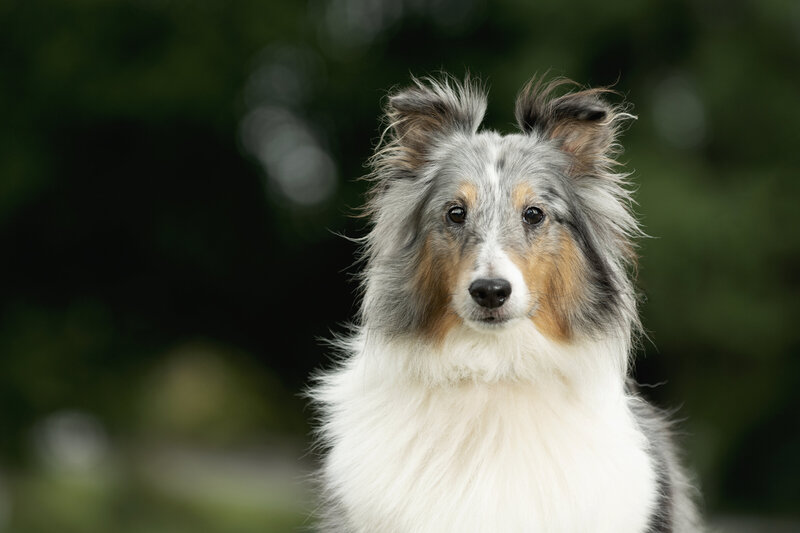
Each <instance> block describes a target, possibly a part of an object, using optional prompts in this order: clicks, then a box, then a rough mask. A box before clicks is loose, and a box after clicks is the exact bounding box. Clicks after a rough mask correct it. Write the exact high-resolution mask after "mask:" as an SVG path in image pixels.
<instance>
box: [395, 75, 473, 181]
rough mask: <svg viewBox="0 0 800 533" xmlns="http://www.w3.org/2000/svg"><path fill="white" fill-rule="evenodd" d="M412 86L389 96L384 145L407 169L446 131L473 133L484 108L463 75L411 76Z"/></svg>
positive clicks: (427, 153)
mask: <svg viewBox="0 0 800 533" xmlns="http://www.w3.org/2000/svg"><path fill="white" fill-rule="evenodd" d="M413 82H414V85H413V86H411V87H409V88H406V89H403V90H400V91H399V92H396V93H394V94H391V95H390V96H389V100H388V103H387V105H386V118H387V121H388V124H389V126H388V130H387V132H388V134H389V135H390V136H391V138H390V142H389V144H388V145H387V146H388V147H390V148H391V149H392V151H393V152H395V153H394V156H395V157H392V158H391V160H392V162H393V163H394V164H400V165H401V166H404V167H407V168H409V169H413V168H417V167H418V166H420V165H421V164H422V163H424V162H425V161H426V158H427V156H428V155H429V154H430V151H431V149H432V148H433V146H435V144H436V142H437V141H438V140H440V139H442V138H444V137H446V136H447V135H449V134H453V133H457V132H462V133H466V134H470V133H474V132H475V131H476V130H477V129H478V126H479V125H480V123H481V120H483V114H484V112H485V111H486V96H485V94H484V93H483V92H482V91H481V90H480V88H479V87H478V86H476V85H475V84H474V83H472V82H471V81H470V80H469V78H467V79H466V80H465V81H464V82H463V83H460V82H458V81H454V80H451V79H444V80H441V81H440V80H434V79H431V78H425V79H422V80H419V79H416V78H414V79H413Z"/></svg>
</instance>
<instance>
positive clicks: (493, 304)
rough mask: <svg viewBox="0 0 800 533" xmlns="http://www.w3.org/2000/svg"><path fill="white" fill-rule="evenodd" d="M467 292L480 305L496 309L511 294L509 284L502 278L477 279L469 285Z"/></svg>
mask: <svg viewBox="0 0 800 533" xmlns="http://www.w3.org/2000/svg"><path fill="white" fill-rule="evenodd" d="M469 293H470V294H471V295H472V299H473V300H475V301H476V302H477V303H478V305H480V306H481V307H488V308H489V309H496V308H498V307H500V306H501V305H503V304H504V303H505V301H506V300H508V297H509V296H511V284H510V283H509V282H507V281H506V280H504V279H477V280H475V281H473V282H472V285H470V286H469Z"/></svg>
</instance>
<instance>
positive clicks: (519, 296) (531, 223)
mask: <svg viewBox="0 0 800 533" xmlns="http://www.w3.org/2000/svg"><path fill="white" fill-rule="evenodd" d="M570 83H571V82H567V81H565V80H556V81H555V82H550V83H547V84H544V83H541V82H539V81H535V80H534V81H532V82H531V83H529V84H528V85H527V86H526V87H525V88H524V89H523V90H522V92H521V93H520V95H519V97H518V99H517V102H516V118H517V122H518V124H519V126H520V128H521V132H520V133H516V134H512V135H506V136H501V135H499V134H497V133H495V132H492V131H481V132H479V131H478V127H479V126H480V123H481V121H482V118H483V114H484V111H485V108H486V96H485V94H484V93H483V92H482V91H481V89H480V88H479V87H478V86H476V85H475V84H473V83H471V82H470V81H469V80H467V81H466V82H465V83H463V84H460V83H457V82H454V81H452V80H443V81H436V80H425V81H419V80H415V83H414V85H413V86H412V87H411V88H408V89H405V90H401V91H399V92H397V93H395V94H393V95H391V96H390V97H389V100H388V104H387V107H386V118H387V122H388V126H387V130H386V132H385V134H384V135H385V136H386V142H385V143H383V144H382V145H381V146H380V147H379V148H378V150H377V152H376V154H375V156H374V158H373V160H372V165H373V173H372V175H371V177H372V179H373V180H374V181H375V183H374V185H373V188H372V192H371V196H370V200H369V203H368V213H369V215H370V216H371V217H372V221H373V223H374V227H373V230H372V231H371V233H370V235H369V237H368V240H367V248H366V257H367V260H368V266H367V269H366V272H365V278H366V293H365V297H364V306H363V320H364V322H365V324H366V325H368V326H371V327H376V328H380V329H382V330H384V331H387V332H390V333H418V334H423V335H425V336H427V337H428V338H431V339H441V338H443V337H444V336H445V335H446V334H447V333H448V332H449V331H450V330H451V329H452V328H453V327H455V326H458V325H466V326H468V327H470V328H473V329H477V330H479V331H486V332H502V331H503V330H504V329H505V328H507V327H508V326H509V325H511V324H515V323H519V322H520V321H527V320H529V321H532V323H533V324H534V325H535V327H536V328H537V329H538V330H539V331H540V332H541V333H543V334H544V335H546V336H548V337H550V338H552V339H554V340H557V341H560V342H568V341H569V340H571V339H573V338H574V337H575V335H580V334H593V333H597V332H599V331H608V330H609V329H612V328H613V329H615V330H616V331H619V328H621V327H622V328H626V327H627V328H630V326H631V325H632V324H634V323H636V318H635V317H636V311H635V304H634V298H633V290H632V286H631V282H630V280H629V275H628V266H629V264H630V263H631V262H632V261H633V260H634V253H633V247H632V243H631V238H632V237H633V236H634V235H635V234H636V233H637V232H638V227H637V225H636V222H635V220H634V218H633V217H632V215H631V213H630V210H629V203H630V197H629V192H628V191H627V190H626V189H625V187H624V181H623V178H624V176H623V175H620V174H616V173H614V172H613V166H614V160H613V155H614V152H615V148H616V144H615V139H616V134H617V131H618V129H619V126H620V124H621V122H623V120H624V119H626V118H630V117H631V115H629V114H627V113H624V112H623V111H621V110H620V108H619V107H614V106H611V105H608V104H606V103H605V102H604V101H603V100H602V96H603V94H604V93H606V92H607V91H605V90H602V89H592V90H584V91H580V92H574V93H568V94H565V95H562V96H555V93H556V92H558V91H559V90H560V89H561V88H562V87H563V86H565V85H568V84H570Z"/></svg>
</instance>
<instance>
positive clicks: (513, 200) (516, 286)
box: [418, 133, 587, 338]
mask: <svg viewBox="0 0 800 533" xmlns="http://www.w3.org/2000/svg"><path fill="white" fill-rule="evenodd" d="M564 159H565V158H564V157H563V156H562V155H561V154H559V153H558V152H556V151H554V150H553V149H552V147H550V146H549V145H548V144H547V143H543V142H541V141H539V140H537V139H535V138H532V137H528V136H523V135H511V136H507V137H500V136H499V135H496V134H493V133H481V134H477V135H473V136H456V137H454V138H451V139H449V142H448V143H446V145H445V146H443V147H442V148H441V149H440V150H439V151H438V152H435V153H433V154H431V158H430V161H429V165H430V168H431V173H432V174H433V175H434V177H433V179H432V181H431V183H430V185H429V187H430V190H429V197H428V198H427V199H426V201H425V204H424V207H423V209H422V211H421V220H420V223H421V228H422V231H424V233H425V244H424V245H423V249H422V251H421V254H422V255H421V261H420V262H421V264H432V265H436V267H435V268H427V269H423V271H424V272H425V275H428V274H430V275H432V276H433V278H432V279H419V281H418V283H419V288H418V290H419V291H422V292H423V293H428V294H436V293H440V294H443V295H447V296H444V297H443V298H442V299H443V300H444V299H448V300H449V301H448V302H447V303H446V304H445V305H443V306H441V310H440V313H441V315H440V316H441V318H439V319H438V320H437V319H435V318H434V320H432V321H431V322H430V323H429V324H428V326H429V327H430V326H434V327H435V326H437V324H438V322H439V321H441V320H442V319H444V318H446V317H450V320H449V321H450V322H451V323H452V322H453V321H454V320H459V321H462V322H463V323H466V324H467V325H469V326H471V327H473V328H477V329H479V330H486V331H492V330H495V331H496V330H500V329H502V328H504V327H506V326H508V325H510V324H513V323H514V322H515V321H518V320H527V319H531V320H533V321H534V323H535V324H536V325H537V327H539V328H540V329H542V330H543V331H544V332H546V333H548V334H550V335H552V336H554V337H559V338H565V337H568V336H569V334H570V332H569V327H570V326H569V320H568V317H567V316H566V314H567V313H569V312H570V309H571V307H572V306H574V305H578V304H579V301H580V299H581V297H582V296H581V294H580V293H581V288H582V287H583V286H585V280H584V278H585V277H586V276H587V273H586V264H585V261H584V258H583V254H582V253H580V251H579V249H578V248H579V245H578V244H577V243H576V242H575V235H574V234H573V232H572V231H570V230H569V227H570V226H569V225H568V221H573V220H574V218H575V217H574V216H573V214H572V213H571V212H570V206H569V202H568V201H567V200H566V199H567V198H568V197H569V195H570V191H569V186H568V183H565V182H564V180H563V177H562V176H560V175H559V173H558V169H559V168H560V167H561V166H562V165H564V164H566V161H565V160H564ZM573 226H574V223H573ZM440 305H441V304H440Z"/></svg>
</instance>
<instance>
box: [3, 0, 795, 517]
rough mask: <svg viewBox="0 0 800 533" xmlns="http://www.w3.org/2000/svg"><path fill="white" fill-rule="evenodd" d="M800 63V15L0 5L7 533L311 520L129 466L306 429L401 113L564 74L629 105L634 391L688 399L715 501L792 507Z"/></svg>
mask: <svg viewBox="0 0 800 533" xmlns="http://www.w3.org/2000/svg"><path fill="white" fill-rule="evenodd" d="M798 65H800V4H798V3H797V2H793V1H789V0H785V1H781V0H771V1H765V2H758V3H757V2H746V1H735V2H721V1H719V0H697V1H691V2H690V1H688V0H681V1H668V0H656V1H652V2H646V3H645V2H643V3H638V4H637V3H630V2H624V1H611V2H600V3H598V2H589V1H587V0H575V1H573V2H571V3H570V4H569V5H565V4H564V3H561V2H555V1H541V2H523V1H521V0H519V1H514V0H505V1H498V2H491V3H489V2H486V1H481V0H464V1H456V0H436V1H431V2H425V1H422V0H404V1H389V0H310V1H308V2H300V1H296V2H293V1H283V2H262V1H256V0H249V1H244V0H243V1H239V2H214V1H209V2H191V1H188V0H173V1H167V0H136V1H134V0H127V1H118V2H108V1H102V0H73V1H66V0H64V1H55V0H41V1H38V2H22V1H6V2H3V3H0V116H2V120H0V250H2V260H1V261H0V265H1V266H0V268H2V276H1V277H0V293H2V295H3V298H2V300H0V405H2V406H3V407H2V409H0V436H1V437H2V438H0V530H1V529H2V527H3V523H4V521H5V522H6V523H8V524H10V525H11V526H10V527H12V528H13V530H14V531H30V532H35V531H49V530H52V527H51V526H52V525H53V522H58V523H59V525H60V526H62V527H59V530H63V531H73V530H74V531H105V530H108V529H109V527H111V525H110V524H115V525H114V527H113V529H114V530H116V531H183V530H186V531H189V530H196V529H197V528H200V527H201V526H200V524H202V529H203V530H204V531H217V530H219V531H255V530H259V531H272V530H274V531H282V530H286V528H288V527H289V526H290V525H292V524H298V523H300V522H302V518H301V516H302V515H303V514H304V511H303V509H305V510H306V511H307V510H308V508H309V507H308V505H309V504H308V503H307V502H305V501H301V500H302V498H301V497H300V496H298V501H300V502H301V503H299V504H298V507H296V508H292V507H291V506H289V507H288V508H287V507H286V506H285V505H283V506H281V505H279V506H278V509H279V511H280V510H281V509H283V510H282V511H280V512H278V511H276V512H275V513H277V514H275V513H273V514H270V511H269V505H267V504H266V503H263V502H262V501H261V500H256V503H255V504H253V505H251V506H250V507H249V508H248V509H246V510H244V511H241V510H240V511H241V512H239V511H236V509H237V507H236V505H235V503H234V504H231V505H232V507H231V508H230V509H229V508H228V507H226V505H227V504H226V503H224V502H225V501H226V500H225V499H224V498H223V497H222V496H219V497H210V496H204V497H200V496H198V495H197V494H196V493H192V494H193V496H191V497H189V496H185V495H184V496H174V495H172V496H169V495H167V496H165V495H164V494H163V490H162V488H163V487H162V482H164V481H163V480H161V481H158V479H160V478H156V479H155V480H154V479H152V478H151V479H149V481H148V480H147V479H145V480H144V481H143V480H142V479H141V476H140V475H139V474H137V473H136V472H137V471H138V470H137V469H140V468H145V469H146V468H153V466H152V465H153V464H157V457H158V454H157V453H155V454H154V455H152V454H151V455H148V454H146V453H145V454H144V455H143V456H141V455H137V453H140V452H135V450H142V449H149V448H148V446H150V445H152V443H162V444H163V443H165V442H166V443H176V442H177V443H182V446H187V447H189V448H196V447H200V448H203V449H211V450H217V451H219V453H223V452H224V451H225V450H228V451H230V450H238V449H240V447H241V446H252V445H257V444H258V443H259V442H267V441H269V438H272V436H275V435H279V436H281V438H288V439H290V440H291V439H298V438H299V439H302V438H305V436H306V434H307V427H308V426H307V419H308V417H309V416H310V415H309V413H308V412H305V411H304V410H303V401H302V400H301V399H299V398H298V397H297V392H298V391H299V390H300V389H301V388H302V386H303V383H304V382H305V381H306V379H307V376H308V374H309V372H311V370H312V369H313V368H315V367H318V366H320V365H321V364H324V361H326V356H325V348H324V347H323V346H321V345H320V343H319V341H318V339H319V338H325V337H328V336H329V335H330V333H329V331H330V330H331V329H332V330H341V329H342V328H341V324H343V323H344V322H346V321H347V320H349V319H350V318H351V317H352V315H353V311H354V309H355V304H354V299H355V295H354V291H355V286H354V284H353V282H352V281H351V280H350V275H351V274H352V273H353V268H352V267H351V266H350V265H351V264H352V261H353V255H354V252H355V249H354V247H353V245H352V244H350V243H349V242H347V241H346V240H344V239H341V238H339V237H337V236H335V235H334V234H333V232H342V233H345V234H346V235H352V236H357V235H360V234H361V232H362V231H363V227H362V223H361V222H359V221H356V220H354V219H352V218H348V217H347V214H348V213H351V212H352V209H351V208H353V207H355V206H358V205H359V204H360V202H361V198H362V195H363V192H364V183H363V182H357V181H354V180H353V178H355V177H357V176H359V175H361V174H362V173H363V168H362V165H363V162H364V160H365V159H366V158H367V157H368V156H369V154H370V151H371V149H372V147H373V146H374V144H375V142H376V139H377V136H378V134H379V129H378V121H377V116H378V114H379V112H380V105H381V99H382V97H383V95H384V94H385V93H386V91H387V90H388V89H389V88H391V87H392V86H395V85H397V84H403V83H406V82H407V81H408V77H409V72H412V73H414V74H418V75H419V74H426V73H431V72H435V71H437V70H440V69H443V70H445V71H449V72H452V73H454V74H456V75H462V74H463V73H464V72H465V71H466V70H470V71H471V72H472V73H473V74H475V75H478V76H480V77H481V78H483V79H484V80H486V81H487V82H488V85H489V86H490V88H491V94H490V107H489V113H488V115H487V125H488V126H489V127H492V128H497V129H499V130H502V131H511V130H512V129H513V126H512V108H513V98H514V95H515V92H516V90H517V89H518V88H519V87H520V86H521V85H522V84H523V83H524V82H525V81H526V79H527V78H529V77H530V76H531V75H533V74H534V73H536V72H540V73H541V72H544V71H547V70H548V69H549V70H550V71H551V72H552V74H553V75H567V76H569V77H571V78H573V79H576V80H578V81H579V82H581V83H584V84H587V85H608V84H614V85H615V88H616V89H617V90H618V91H620V93H622V94H623V95H624V96H625V97H626V98H627V99H628V100H630V101H631V102H633V103H634V104H635V106H636V107H635V113H636V114H637V115H638V116H639V120H638V121H637V122H636V123H635V124H633V125H632V126H631V128H630V129H629V131H628V132H627V133H626V136H625V138H624V140H623V141H624V144H625V146H626V148H627V150H626V153H625V155H624V159H625V160H626V161H627V165H628V168H629V169H631V170H633V171H635V179H636V182H637V184H638V194H637V199H638V201H639V205H638V211H639V212H640V213H641V218H642V220H643V223H644V226H645V229H646V231H647V232H648V233H649V234H650V235H651V236H652V237H653V238H650V239H646V240H645V241H644V242H642V243H641V252H642V260H641V264H640V272H639V277H640V286H641V288H642V293H643V295H644V297H645V298H646V299H645V301H644V302H643V313H644V321H645V325H646V327H647V329H648V331H649V337H650V339H651V341H646V342H645V343H644V345H643V348H642V350H641V351H642V353H641V354H640V357H639V359H638V362H637V377H638V378H639V380H640V381H642V382H646V383H656V382H665V383H664V384H663V385H661V386H659V387H657V388H655V389H653V390H652V391H649V394H650V395H651V396H652V397H653V398H654V399H655V400H657V402H658V403H660V404H662V405H665V406H678V405H681V406H682V407H681V408H680V410H679V411H678V413H677V415H676V417H677V418H680V419H684V421H683V422H682V423H681V428H682V429H683V430H684V431H685V433H686V434H685V436H684V439H683V440H684V444H685V448H686V452H687V459H688V462H689V463H691V464H693V465H694V466H695V467H696V468H697V469H698V471H699V473H700V477H701V482H702V486H703V490H704V493H705V495H706V501H707V505H708V507H709V508H710V510H711V511H713V512H725V511H728V512H730V511H742V512H753V513H782V514H795V515H796V513H797V502H798V501H800V492H799V491H798V488H797V483H796V478H797V476H798V475H800V459H798V454H797V453H796V451H797V450H798V449H800V425H798V423H797V413H798V412H800V394H799V393H798V390H800V333H798V328H797V327H796V322H797V318H798V311H799V309H798V302H800V283H799V281H800V275H799V274H798V273H800V210H798V209H797V206H796V204H797V201H798V199H799V198H800V180H798V179H797V170H798V168H800V151H798V150H797V148H796V144H797V139H798V135H797V131H796V130H797V126H796V125H797V124H798V123H800V106H797V105H796V104H797V98H798V95H799V94H800V69H798ZM329 230H332V231H329ZM65 413H67V414H65ZM69 413H83V415H81V416H84V418H80V417H78V418H75V417H72V418H70V417H71V416H72V415H70V414H69ZM54 417H55V418H54ZM85 417H88V418H85ZM65 421H66V422H65ZM65 424H66V425H65ZM65 428H66V429H65ZM87 431H88V433H87ZM70 435H72V436H70ZM75 435H77V436H78V437H75ZM81 435H83V437H81ZM87 435H88V437H87ZM92 435H94V437H92ZM98 435H99V437H98ZM267 436H269V438H267ZM73 437H75V438H78V440H79V441H80V439H81V438H88V439H89V440H87V441H86V442H85V443H84V444H85V445H86V446H89V447H90V448H91V447H92V446H95V448H97V447H98V446H99V448H97V449H99V450H106V451H105V452H102V453H100V452H98V453H99V455H98V453H95V455H94V456H90V457H89V459H86V457H84V456H82V455H80V453H78V455H75V453H73V452H70V453H72V455H70V454H69V453H67V454H66V455H65V454H64V452H63V450H62V451H61V452H59V451H58V450H59V449H62V448H64V446H66V448H65V449H71V448H69V446H70V445H69V444H64V443H65V442H66V443H69V442H71V441H70V440H69V439H71V438H73ZM65 439H66V440H65ZM92 439H94V440H92ZM265 439H266V440H265ZM293 442H294V441H293ZM43 443H44V444H43ZM48 443H49V444H48ZM59 443H61V444H59ZM87 443H88V444H87ZM91 443H94V444H91ZM54 446H55V447H54ZM159 446H161V445H157V446H156V449H161V448H160V447H159ZM59 447H60V448H59ZM77 449H78V450H80V447H78V448H77ZM48 450H49V451H48ZM54 450H55V451H54ZM126 450H127V451H126ZM131 450H134V451H131ZM142 453H143V452H142ZM215 453H216V452H215ZM226 453H227V452H226ZM271 453H272V452H268V453H266V454H258V457H259V459H258V461H262V460H264V457H267V458H269V457H272V455H271ZM59 454H60V455H59ZM103 454H111V456H112V459H105V461H106V462H105V463H103V462H102V461H100V459H99V457H105V455H103ZM131 454H133V455H131ZM301 454H302V446H300V447H298V448H296V456H297V457H299V456H300V455H301ZM286 456H287V455H284V456H282V457H286ZM54 457H55V458H56V459H53V458H54ZM58 457H61V459H58ZM81 457H83V459H81ZM92 457H94V459H92ZM288 457H292V453H289V454H288ZM90 459H91V460H90ZM53 461H55V462H56V463H58V462H59V461H61V463H64V462H65V461H66V463H67V464H71V465H73V466H72V467H74V468H77V467H76V466H75V465H76V464H83V465H84V467H81V468H83V470H81V469H80V468H79V469H78V471H77V472H78V473H75V472H73V473H71V474H69V475H66V474H64V473H63V472H62V473H60V474H59V473H58V472H56V473H53V472H50V471H49V470H47V469H46V468H45V466H43V465H46V464H49V462H53ZM76 461H77V462H76ZM81 461H83V462H81ZM86 461H88V463H87V462H86ZM98 461H100V463H98ZM109 461H110V462H109ZM258 461H256V462H255V464H261V463H260V462H258ZM154 462H155V463H154ZM212 462H213V461H212ZM262 462H263V461H262ZM87 464H90V465H94V466H92V467H91V468H95V470H91V468H89V467H87V466H86V465H87ZM98 464H99V465H100V466H98ZM199 464H205V463H203V462H202V461H200V463H199ZM103 465H105V466H103ZM109 465H111V466H109ZM142 465H144V466H142ZM147 465H150V466H147ZM86 468H89V470H86ZM97 469H99V470H97ZM104 469H105V470H104ZM190 470H191V469H190ZM304 471H305V470H304V469H303V467H298V470H297V472H299V473H300V474H302V472H304ZM98 472H99V473H98ZM109 472H110V473H109ZM269 472H271V470H269ZM181 475H183V474H176V476H177V477H176V479H184V482H185V479H186V478H185V476H184V477H181ZM86 476H88V481H87V480H83V481H82V479H83V477H86ZM98 476H99V477H98ZM104 476H106V477H104ZM108 476H111V477H110V478H108ZM265 476H266V477H269V475H265ZM145 477H146V476H145ZM210 477H212V478H213V476H210ZM106 478H108V479H106ZM103 479H105V481H103ZM109 479H110V480H109ZM65 483H66V484H67V485H69V484H71V483H72V484H74V483H78V484H80V486H75V487H73V486H72V485H70V486H68V487H66V488H65V485H64V484H65ZM97 483H110V485H109V487H111V488H98V485H97ZM164 483H166V482H164ZM198 483H200V485H202V483H201V482H199V481H198ZM212 485H213V484H212ZM4 487H5V488H4ZM103 487H105V485H104V486H103ZM220 490H221V489H220ZM252 490H253V491H258V490H260V489H259V488H258V487H255V488H253V489H252ZM179 492H180V491H179ZM267 492H268V491H267ZM180 494H184V493H182V492H180ZM210 494H221V493H218V492H213V491H212V492H211V493H210ZM182 498H183V499H182ZM186 498H189V499H188V500H186ZM204 498H205V499H204ZM268 501H272V500H268ZM278 501H280V498H278ZM215 502H216V503H215ZM302 506H306V507H305V508H304V507H302ZM208 508H213V509H217V511H218V512H217V511H214V512H213V513H211V514H204V513H206V510H207V509H208ZM231 509H233V510H231ZM259 509H260V510H259ZM209 512H210V511H209ZM212 515H213V516H215V517H222V518H213V517H212ZM46 516H47V517H50V518H48V520H47V521H43V519H44V517H46ZM248 517H250V518H248ZM251 519H252V520H251ZM51 520H52V521H51ZM215 520H220V522H219V526H215V525H214V524H215V523H216V522H215ZM269 524H272V526H270V525H269ZM195 526H197V527H195ZM270 527H271V528H272V529H270ZM215 528H216V529H215Z"/></svg>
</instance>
